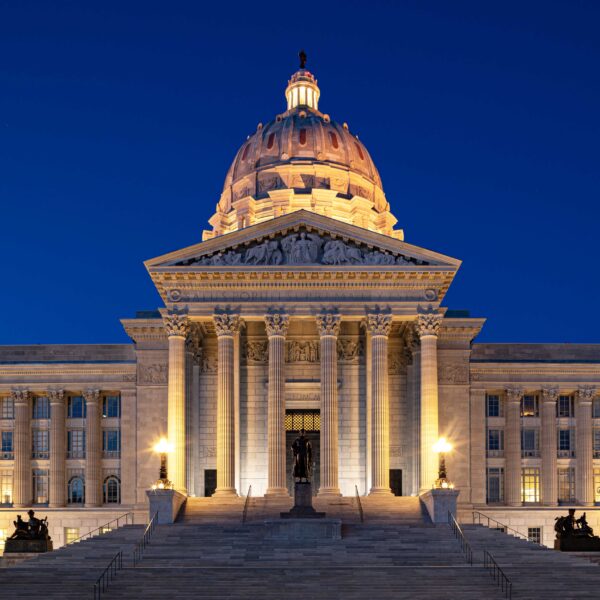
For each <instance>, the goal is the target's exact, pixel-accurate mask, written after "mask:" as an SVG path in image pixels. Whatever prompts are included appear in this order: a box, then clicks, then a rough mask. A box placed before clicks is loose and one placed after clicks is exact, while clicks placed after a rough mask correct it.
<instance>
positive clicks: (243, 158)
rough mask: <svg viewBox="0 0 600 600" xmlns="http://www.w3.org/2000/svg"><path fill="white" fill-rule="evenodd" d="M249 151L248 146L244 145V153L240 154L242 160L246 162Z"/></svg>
mask: <svg viewBox="0 0 600 600" xmlns="http://www.w3.org/2000/svg"><path fill="white" fill-rule="evenodd" d="M249 150H250V144H246V147H245V148H244V151H243V152H242V160H246V159H247V158H248V151H249Z"/></svg>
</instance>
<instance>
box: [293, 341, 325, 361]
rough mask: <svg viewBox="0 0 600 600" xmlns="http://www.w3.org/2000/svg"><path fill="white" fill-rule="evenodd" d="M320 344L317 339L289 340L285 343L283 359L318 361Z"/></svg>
mask: <svg viewBox="0 0 600 600" xmlns="http://www.w3.org/2000/svg"><path fill="white" fill-rule="evenodd" d="M319 356H320V344H319V342H317V341H308V342H300V341H290V342H286V345H285V360H286V362H288V363H294V362H308V363H318V362H319Z"/></svg>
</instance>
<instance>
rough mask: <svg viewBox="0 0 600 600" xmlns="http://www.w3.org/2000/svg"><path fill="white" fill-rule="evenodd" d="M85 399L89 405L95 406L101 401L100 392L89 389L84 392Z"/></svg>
mask: <svg viewBox="0 0 600 600" xmlns="http://www.w3.org/2000/svg"><path fill="white" fill-rule="evenodd" d="M83 397H84V398H85V401H86V403H87V404H94V403H96V402H99V401H100V390H99V389H96V388H88V389H86V390H84V391H83Z"/></svg>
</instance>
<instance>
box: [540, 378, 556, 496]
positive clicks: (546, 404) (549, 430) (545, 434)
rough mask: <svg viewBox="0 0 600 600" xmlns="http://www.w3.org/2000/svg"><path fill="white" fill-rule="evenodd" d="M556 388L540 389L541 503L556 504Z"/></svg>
mask: <svg viewBox="0 0 600 600" xmlns="http://www.w3.org/2000/svg"><path fill="white" fill-rule="evenodd" d="M557 399H558V389H556V388H552V389H544V390H542V503H543V504H545V505H546V506H556V505H557V504H558V471H557V463H556V451H557V445H556V441H557V440H556V438H557V433H556V401H557Z"/></svg>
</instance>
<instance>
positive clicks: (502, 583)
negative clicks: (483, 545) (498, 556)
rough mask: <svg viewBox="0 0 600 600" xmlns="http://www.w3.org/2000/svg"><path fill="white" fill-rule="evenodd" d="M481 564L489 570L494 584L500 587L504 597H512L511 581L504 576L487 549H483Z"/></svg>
mask: <svg viewBox="0 0 600 600" xmlns="http://www.w3.org/2000/svg"><path fill="white" fill-rule="evenodd" d="M483 566H484V567H485V568H486V569H488V570H489V571H490V575H491V576H492V577H493V579H494V581H495V582H496V585H497V586H498V587H500V588H502V591H503V592H504V597H505V598H508V599H509V600H511V599H512V581H511V580H510V579H509V578H508V577H507V576H506V573H505V572H504V571H503V570H502V569H501V568H500V565H498V563H497V562H496V561H495V560H494V557H493V556H492V555H491V554H490V553H489V552H488V551H487V550H484V551H483Z"/></svg>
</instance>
